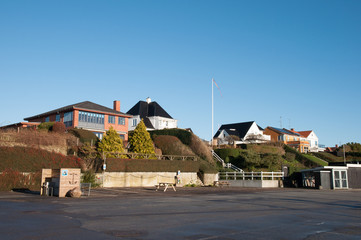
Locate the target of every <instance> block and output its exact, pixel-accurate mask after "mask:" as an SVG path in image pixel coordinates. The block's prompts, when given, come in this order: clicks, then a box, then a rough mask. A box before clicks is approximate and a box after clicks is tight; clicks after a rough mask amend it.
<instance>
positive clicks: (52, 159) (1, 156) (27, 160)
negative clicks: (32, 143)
mask: <svg viewBox="0 0 361 240" xmlns="http://www.w3.org/2000/svg"><path fill="white" fill-rule="evenodd" d="M82 164H83V161H82V160H81V159H80V158H77V157H75V156H64V155H62V154H59V153H54V152H53V153H51V152H48V151H45V150H42V149H36V148H27V147H0V171H4V170H6V169H12V170H15V171H19V172H37V171H41V169H42V168H52V169H58V168H62V167H68V168H81V167H82Z"/></svg>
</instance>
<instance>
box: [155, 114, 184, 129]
mask: <svg viewBox="0 0 361 240" xmlns="http://www.w3.org/2000/svg"><path fill="white" fill-rule="evenodd" d="M149 120H150V122H151V123H152V124H153V127H154V128H155V129H156V130H158V129H164V128H177V127H178V124H177V122H178V121H177V120H175V119H171V118H164V117H159V116H155V117H149Z"/></svg>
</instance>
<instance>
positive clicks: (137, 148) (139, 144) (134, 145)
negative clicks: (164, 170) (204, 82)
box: [129, 119, 155, 154]
mask: <svg viewBox="0 0 361 240" xmlns="http://www.w3.org/2000/svg"><path fill="white" fill-rule="evenodd" d="M129 145H130V146H129V151H130V152H134V153H144V154H155V153H154V145H153V141H152V139H151V138H150V134H149V133H148V132H147V128H146V127H145V124H144V122H143V119H142V121H140V123H139V124H138V126H137V127H136V128H135V129H134V132H133V136H132V137H131V139H130V141H129Z"/></svg>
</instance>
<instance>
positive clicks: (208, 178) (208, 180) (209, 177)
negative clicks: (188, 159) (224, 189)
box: [202, 173, 219, 186]
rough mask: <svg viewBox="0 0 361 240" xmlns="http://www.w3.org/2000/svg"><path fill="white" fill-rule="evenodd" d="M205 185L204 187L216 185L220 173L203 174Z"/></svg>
mask: <svg viewBox="0 0 361 240" xmlns="http://www.w3.org/2000/svg"><path fill="white" fill-rule="evenodd" d="M202 180H203V184H204V186H209V185H212V186H213V185H214V182H215V181H218V180H219V174H218V173H204V174H203V179H202Z"/></svg>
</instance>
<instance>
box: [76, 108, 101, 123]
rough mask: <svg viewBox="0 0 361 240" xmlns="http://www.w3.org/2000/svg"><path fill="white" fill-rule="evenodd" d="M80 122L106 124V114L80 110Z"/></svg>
mask: <svg viewBox="0 0 361 240" xmlns="http://www.w3.org/2000/svg"><path fill="white" fill-rule="evenodd" d="M79 122H88V123H96V124H104V114H98V113H90V112H83V111H79Z"/></svg>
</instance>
